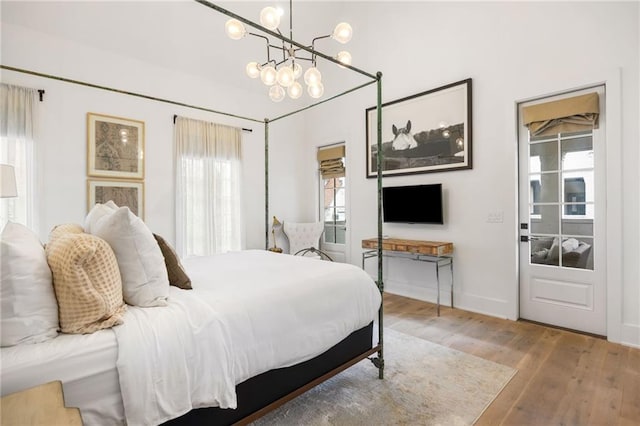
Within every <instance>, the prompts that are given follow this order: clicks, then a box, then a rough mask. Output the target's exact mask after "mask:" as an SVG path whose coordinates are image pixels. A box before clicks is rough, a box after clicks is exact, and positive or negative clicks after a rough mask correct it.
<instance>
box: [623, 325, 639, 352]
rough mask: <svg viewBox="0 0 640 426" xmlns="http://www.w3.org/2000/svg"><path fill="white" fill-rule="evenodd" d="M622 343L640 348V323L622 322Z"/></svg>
mask: <svg viewBox="0 0 640 426" xmlns="http://www.w3.org/2000/svg"><path fill="white" fill-rule="evenodd" d="M621 331H622V333H621V339H620V344H621V345H625V346H631V347H632V348H640V325H637V324H622V330H621Z"/></svg>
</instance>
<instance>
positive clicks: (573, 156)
mask: <svg viewBox="0 0 640 426" xmlns="http://www.w3.org/2000/svg"><path fill="white" fill-rule="evenodd" d="M592 168H593V139H592V137H591V135H588V136H585V137H581V138H576V139H566V140H563V141H562V170H576V169H592Z"/></svg>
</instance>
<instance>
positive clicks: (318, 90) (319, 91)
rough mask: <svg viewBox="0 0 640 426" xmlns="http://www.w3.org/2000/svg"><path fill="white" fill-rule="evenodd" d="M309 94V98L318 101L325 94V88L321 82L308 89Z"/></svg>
mask: <svg viewBox="0 0 640 426" xmlns="http://www.w3.org/2000/svg"><path fill="white" fill-rule="evenodd" d="M307 93H309V96H311V97H312V98H313V99H318V98H319V97H321V96H322V95H323V94H324V86H323V85H322V83H320V82H318V83H317V84H312V85H309V87H307Z"/></svg>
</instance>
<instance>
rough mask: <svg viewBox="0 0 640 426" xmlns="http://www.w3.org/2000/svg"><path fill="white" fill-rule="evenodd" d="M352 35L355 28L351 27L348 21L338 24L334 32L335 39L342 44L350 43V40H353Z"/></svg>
mask: <svg viewBox="0 0 640 426" xmlns="http://www.w3.org/2000/svg"><path fill="white" fill-rule="evenodd" d="M352 36H353V29H352V28H351V25H349V24H348V23H346V22H340V23H339V24H338V25H336V27H335V29H334V30H333V34H332V37H333V39H334V40H335V41H337V42H338V43H342V44H344V43H348V42H349V40H351V37H352Z"/></svg>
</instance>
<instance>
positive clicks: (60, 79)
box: [0, 65, 264, 123]
mask: <svg viewBox="0 0 640 426" xmlns="http://www.w3.org/2000/svg"><path fill="white" fill-rule="evenodd" d="M0 69H4V70H9V71H16V72H21V73H24V74H31V75H35V76H38V77H44V78H50V79H52V80H58V81H64V82H65V83H73V84H79V85H80V86H86V87H92V88H94V89H101V90H106V91H108V92H115V93H121V94H123V95H129V96H135V97H138V98H143V99H149V100H152V101H157V102H164V103H167V104H172V105H178V106H183V107H187V108H193V109H199V110H201V111H207V112H212V113H214V114H220V115H226V116H227V117H234V118H240V119H242V120H248V121H254V122H256V123H264V120H258V119H256V118H251V117H244V116H242V115H237V114H231V113H228V112H224V111H217V110H215V109H210V108H204V107H200V106H197V105H190V104H186V103H184V102H177V101H172V100H170V99H163V98H156V97H154V96H149V95H144V94H141V93H135V92H129V91H126V90H120V89H114V88H113V87H107V86H100V85H98V84H93V83H87V82H85V81H80V80H73V79H70V78H65V77H59V76H55V75H51V74H44V73H41V72H37V71H30V70H25V69H22V68H16V67H11V66H8V65H0ZM42 94H44V90H43V91H42ZM41 96H42V95H41Z"/></svg>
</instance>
